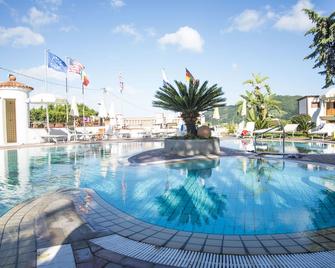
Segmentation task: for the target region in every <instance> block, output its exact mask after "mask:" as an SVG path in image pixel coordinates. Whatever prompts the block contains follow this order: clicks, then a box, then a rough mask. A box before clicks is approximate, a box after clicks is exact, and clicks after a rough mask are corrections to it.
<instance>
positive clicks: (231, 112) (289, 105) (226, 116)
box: [205, 95, 301, 124]
mask: <svg viewBox="0 0 335 268" xmlns="http://www.w3.org/2000/svg"><path fill="white" fill-rule="evenodd" d="M299 98H301V96H298V95H296V96H289V95H276V96H275V99H276V100H278V101H280V105H279V106H280V108H281V109H282V110H283V111H284V112H285V114H284V115H282V117H281V118H282V119H290V118H291V117H292V116H294V115H296V114H298V102H297V100H298V99H299ZM219 112H220V117H221V119H220V120H215V119H213V118H212V116H213V112H207V113H205V117H206V121H207V122H210V123H211V124H217V123H238V122H240V121H241V120H242V117H241V116H239V115H237V107H236V105H227V106H226V107H222V108H220V109H219Z"/></svg>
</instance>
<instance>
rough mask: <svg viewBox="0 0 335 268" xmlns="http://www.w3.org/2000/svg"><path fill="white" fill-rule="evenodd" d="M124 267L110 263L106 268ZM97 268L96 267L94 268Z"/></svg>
mask: <svg viewBox="0 0 335 268" xmlns="http://www.w3.org/2000/svg"><path fill="white" fill-rule="evenodd" d="M122 267H124V266H122V265H121V264H117V263H108V264H107V265H106V266H105V267H104V268H122ZM94 268H95V267H94Z"/></svg>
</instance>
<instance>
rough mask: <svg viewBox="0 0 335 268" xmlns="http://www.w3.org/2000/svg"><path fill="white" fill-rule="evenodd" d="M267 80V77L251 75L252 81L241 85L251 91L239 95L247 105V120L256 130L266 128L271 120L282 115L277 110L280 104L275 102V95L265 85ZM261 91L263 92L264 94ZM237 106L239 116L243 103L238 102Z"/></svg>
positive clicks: (279, 110)
mask: <svg viewBox="0 0 335 268" xmlns="http://www.w3.org/2000/svg"><path fill="white" fill-rule="evenodd" d="M268 79H269V78H268V77H262V76H261V75H259V74H252V79H249V80H247V81H245V82H244V83H243V84H245V85H250V86H251V87H252V90H250V91H249V90H246V92H245V95H241V97H242V99H243V100H245V101H246V103H247V116H246V117H247V120H248V121H252V122H255V127H256V129H262V128H266V127H268V126H269V123H270V122H271V118H273V117H275V116H279V115H280V114H281V113H282V110H281V109H280V108H279V104H280V102H279V101H277V100H275V98H274V97H275V94H273V93H272V91H271V89H270V86H269V85H268V84H267V83H266V80H268ZM262 90H265V93H263V92H262ZM237 106H238V109H237V112H238V113H239V114H241V112H242V106H243V101H240V102H238V103H237Z"/></svg>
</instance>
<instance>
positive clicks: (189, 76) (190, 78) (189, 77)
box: [185, 68, 194, 82]
mask: <svg viewBox="0 0 335 268" xmlns="http://www.w3.org/2000/svg"><path fill="white" fill-rule="evenodd" d="M185 70H186V81H187V82H190V81H194V77H193V75H192V74H191V72H190V71H189V70H187V68H185Z"/></svg>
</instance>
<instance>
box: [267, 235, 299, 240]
mask: <svg viewBox="0 0 335 268" xmlns="http://www.w3.org/2000/svg"><path fill="white" fill-rule="evenodd" d="M271 236H272V238H273V239H287V238H289V237H288V235H286V234H274V235H271ZM293 237H298V236H296V235H293Z"/></svg>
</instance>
